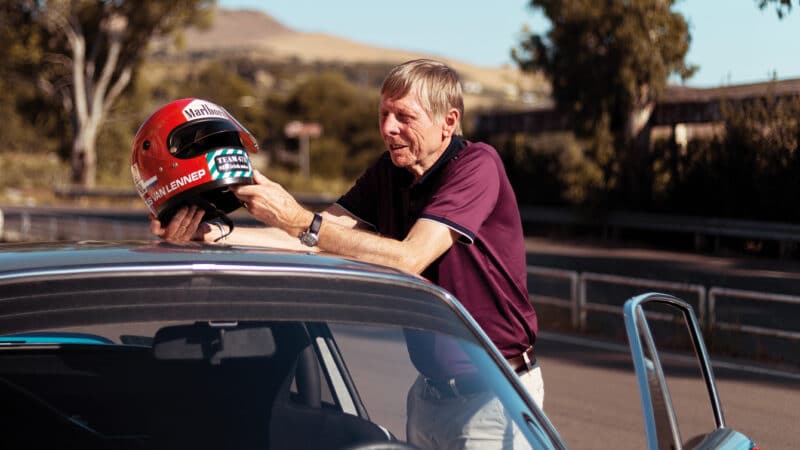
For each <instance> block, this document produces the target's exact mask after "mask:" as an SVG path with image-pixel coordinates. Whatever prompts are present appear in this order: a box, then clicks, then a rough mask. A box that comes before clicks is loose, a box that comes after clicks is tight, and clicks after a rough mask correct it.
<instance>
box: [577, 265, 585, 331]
mask: <svg viewBox="0 0 800 450" xmlns="http://www.w3.org/2000/svg"><path fill="white" fill-rule="evenodd" d="M584 275H585V274H583V273H582V274H580V275H579V276H578V298H577V301H576V303H575V314H576V315H577V317H578V320H577V322H578V330H580V331H584V330H585V329H586V279H585V278H584Z"/></svg>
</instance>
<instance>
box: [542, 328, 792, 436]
mask: <svg viewBox="0 0 800 450" xmlns="http://www.w3.org/2000/svg"><path fill="white" fill-rule="evenodd" d="M538 351H539V357H538V358H539V360H540V364H541V366H542V371H543V376H544V381H545V407H544V409H545V412H546V413H547V415H548V417H549V418H550V420H551V421H552V422H553V424H554V425H555V426H556V428H557V429H558V430H559V432H560V433H561V435H562V437H563V438H564V440H565V441H566V443H567V445H568V446H569V448H571V449H600V448H623V449H629V448H630V449H633V448H645V441H644V424H643V422H642V419H641V416H642V410H641V404H640V402H639V393H638V389H637V385H636V381H635V378H634V373H633V364H632V363H631V361H630V358H629V357H628V356H627V355H628V354H627V348H626V347H624V346H621V345H618V344H606V343H604V342H600V341H596V340H590V339H586V338H582V337H574V336H567V335H561V334H555V333H542V336H540V339H539V350H538ZM662 362H663V363H664V365H665V366H666V367H667V371H668V380H669V387H670V394H671V395H672V397H673V400H674V401H675V406H676V410H677V411H676V412H677V416H678V419H679V423H680V426H681V432H682V437H683V438H684V440H686V439H688V438H689V437H691V436H692V435H694V434H696V433H698V432H699V430H700V429H702V428H703V427H704V426H711V425H712V424H713V415H712V413H711V409H710V407H709V406H708V403H707V398H708V397H707V396H706V395H705V393H704V387H703V386H701V385H700V384H699V383H700V381H699V380H695V379H688V378H685V377H678V378H675V377H674V376H672V377H671V376H670V374H669V370H670V369H669V367H671V365H672V364H676V363H675V362H673V361H670V360H665V361H662ZM719 363H722V361H719ZM714 371H715V376H716V381H717V388H718V390H719V395H720V398H721V401H722V407H723V412H724V414H725V418H726V425H727V426H728V427H729V428H734V429H737V430H739V431H741V432H743V433H744V434H746V435H748V436H750V437H751V438H753V439H755V440H756V442H757V443H758V444H759V446H760V447H761V448H762V449H768V448H771V449H791V448H797V446H798V444H799V443H800V430H798V428H797V424H798V423H800V410H798V408H797V405H798V404H799V402H800V376H798V375H797V374H781V373H780V372H775V373H772V372H765V371H762V370H761V368H759V367H754V366H750V365H746V364H724V365H722V366H721V365H719V364H717V365H716V366H715V368H714ZM687 431H688V432H687Z"/></svg>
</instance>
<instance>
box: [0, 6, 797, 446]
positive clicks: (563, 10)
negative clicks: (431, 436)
mask: <svg viewBox="0 0 800 450" xmlns="http://www.w3.org/2000/svg"><path fill="white" fill-rule="evenodd" d="M419 57H430V58H436V59H441V60H444V61H445V62H447V63H449V64H450V65H452V66H453V67H454V68H455V69H456V70H458V72H459V73H460V75H461V78H462V84H463V88H464V92H465V103H466V114H465V118H464V119H465V123H464V134H465V136H466V137H467V138H468V139H471V140H483V141H486V142H488V143H490V144H492V145H493V146H494V147H495V148H497V150H498V152H499V153H500V156H501V157H502V159H503V161H504V163H505V167H506V170H507V172H508V175H509V178H510V179H511V182H512V184H513V186H514V189H515V192H516V194H517V199H518V202H519V205H520V211H521V213H522V220H523V225H524V228H525V231H526V245H527V248H526V250H527V263H528V268H527V270H528V286H529V291H530V298H531V302H532V303H534V305H535V307H536V310H537V313H538V315H539V317H540V323H541V325H542V333H541V336H539V338H538V340H537V342H538V343H539V344H540V347H539V349H538V350H537V353H538V354H539V357H540V358H541V359H542V360H543V361H545V362H544V363H543V365H544V366H545V367H547V369H546V370H547V371H548V372H547V373H548V374H547V375H546V376H547V377H548V378H547V383H548V392H549V394H548V396H549V398H550V400H548V402H549V406H548V415H549V416H551V417H552V418H553V420H554V421H555V423H556V424H557V425H558V427H559V429H560V430H561V432H562V433H564V435H565V437H566V439H567V441H568V442H570V443H571V444H575V445H574V447H575V448H596V445H597V442H606V441H608V439H606V440H604V439H603V438H598V437H597V436H598V435H597V434H596V433H594V432H593V433H588V434H587V433H586V432H585V431H586V430H587V429H588V430H598V431H599V430H600V429H602V430H603V432H605V433H609V434H611V435H613V436H614V437H615V439H616V437H617V436H618V435H619V433H620V419H619V418H620V417H624V416H625V414H622V413H621V410H620V409H619V408H618V406H619V405H617V406H615V407H612V408H611V410H612V411H614V414H608V411H609V407H608V406H606V405H608V404H615V405H616V403H614V402H615V400H616V397H617V396H618V394H617V393H618V390H617V389H616V388H613V386H614V384H613V383H616V382H617V381H616V380H620V382H626V383H628V384H630V385H631V386H633V381H632V380H631V379H630V378H624V377H630V369H631V366H630V362H629V361H628V360H625V359H624V358H623V359H621V357H620V356H619V353H618V351H619V350H618V347H617V344H623V345H624V342H625V340H626V338H625V336H624V326H623V325H622V317H621V306H622V303H623V302H624V300H625V299H627V298H629V297H631V296H633V295H637V294H640V293H642V292H646V291H653V290H656V291H660V292H665V293H669V294H673V295H677V296H679V297H681V298H684V299H685V300H687V301H689V302H690V303H691V304H692V305H693V306H694V307H695V310H696V311H697V313H698V316H699V317H700V320H701V325H702V327H703V331H704V335H705V338H706V342H707V344H708V345H709V348H710V350H711V351H712V353H713V355H714V359H715V361H722V364H723V365H722V366H716V370H717V374H718V380H719V381H720V387H721V390H722V393H723V395H724V396H725V399H726V401H729V400H732V401H733V404H732V406H733V408H731V409H729V410H727V411H726V414H730V415H729V416H728V417H729V418H730V423H732V424H733V425H734V426H739V427H741V429H742V430H743V431H745V432H746V433H747V434H750V435H752V436H757V437H758V439H757V440H758V441H759V442H760V443H761V444H762V446H763V447H764V448H767V447H774V448H792V447H793V446H794V447H796V443H797V436H796V432H795V428H796V426H794V425H795V424H796V423H797V422H798V417H797V414H798V413H797V408H796V405H797V402H798V393H800V389H797V386H798V380H800V372H799V371H800V351H798V350H800V346H799V345H798V344H799V343H800V319H798V318H800V314H798V312H800V283H798V280H800V245H798V244H800V208H798V207H796V201H797V198H800V153H799V152H798V146H800V0H683V1H672V0H507V1H506V0H504V1H499V2H498V1H496V2H489V1H481V2H478V1H463V0H462V1H455V0H442V1H430V0H405V1H403V2H399V3H397V2H395V3H392V4H391V5H390V6H389V5H387V4H385V3H383V2H374V1H366V0H342V1H337V2H319V1H312V0H271V1H269V2H266V1H257V0H252V1H246V0H219V1H213V0H174V1H169V2H166V1H160V0H137V1H130V0H105V1H100V0H36V1H34V0H4V1H0V61H2V64H0V117H2V119H3V121H4V123H3V124H2V126H0V169H2V170H0V241H23V242H24V241H37V240H38V241H47V240H97V239H107V238H109V239H129V238H144V239H152V238H153V236H152V235H150V234H149V232H148V227H147V212H146V210H145V208H144V204H143V202H142V201H141V199H140V198H139V197H138V196H137V195H136V193H135V190H134V187H133V182H132V179H131V174H130V155H131V142H132V139H133V136H134V134H135V133H136V131H137V128H138V127H139V125H140V124H141V123H142V122H143V121H144V120H145V119H146V118H147V117H148V115H149V114H150V113H152V112H153V111H155V110H156V109H157V108H159V107H160V106H161V105H163V104H165V103H167V102H169V101H171V100H174V99H177V98H183V97H199V98H204V99H207V100H210V101H213V102H215V103H218V104H219V105H222V106H224V107H225V108H226V109H228V110H229V111H230V112H231V113H232V114H233V115H234V116H235V117H236V118H237V119H238V120H239V121H240V122H241V123H242V124H243V125H245V126H246V127H247V128H248V129H249V130H250V131H251V132H252V133H253V134H254V135H255V136H256V137H257V138H258V139H259V141H260V146H261V149H262V151H261V152H260V153H259V154H258V155H253V156H251V158H252V161H253V164H254V165H255V166H256V168H258V169H259V170H261V171H262V172H263V173H265V174H266V175H267V176H268V177H270V178H272V179H274V180H275V181H278V182H279V183H281V184H283V185H284V186H285V187H286V188H287V189H288V190H290V191H291V192H293V193H294V194H295V195H296V196H298V198H299V200H300V201H301V202H302V203H305V204H306V205H308V206H310V207H313V208H323V207H324V206H326V205H327V204H329V203H330V202H332V201H334V200H335V199H336V198H337V197H338V196H339V195H341V194H342V193H343V192H344V191H345V190H346V189H347V188H348V187H349V186H350V185H351V183H352V182H353V181H354V179H355V177H357V176H358V175H359V174H360V173H361V172H362V171H363V170H364V169H365V168H366V167H367V165H368V164H370V163H371V162H372V161H373V160H374V159H375V158H377V157H378V155H380V154H381V152H383V151H384V148H383V143H382V140H381V137H380V135H379V132H378V120H377V119H378V114H377V105H378V100H379V93H378V90H379V87H380V84H381V82H382V80H383V77H384V76H385V75H386V73H387V72H388V70H389V69H390V68H391V67H392V66H393V65H395V64H398V63H401V62H403V61H406V60H409V59H412V58H419ZM232 216H233V218H234V220H235V221H236V222H237V224H239V223H242V224H252V223H253V221H252V220H251V219H250V218H249V216H248V215H247V214H246V213H244V212H242V211H237V212H236V213H234V214H233V215H232ZM248 220H249V221H248ZM560 333H568V336H566V335H561V334H560ZM576 336H578V337H586V338H587V339H579V338H578V337H576ZM608 343H610V344H608ZM570 346H572V347H570ZM573 347H574V348H573ZM609 349H611V350H609ZM623 352H624V349H623ZM734 358H735V359H734ZM751 363H754V364H755V367H753V366H752V365H751ZM598 368H602V369H603V370H610V372H611V375H610V378H607V379H606V380H614V381H602V382H600V381H598V382H595V383H586V380H587V379H592V380H598V378H597V376H598V375H597V370H598ZM597 386H612V388H610V389H597ZM602 395H606V397H605V398H604V399H602V400H600V401H596V402H593V401H592V399H594V398H595V397H600V396H602ZM609 397H610V398H609ZM631 398H633V397H631ZM574 399H584V401H578V400H574ZM585 399H589V400H588V401H587V400H585ZM592 404H597V405H599V406H601V407H602V409H597V410H592V409H591V408H590V407H589V406H587V405H592ZM630 405H634V406H635V402H631V403H630ZM587 408H589V409H587ZM628 409H630V408H628ZM628 412H629V414H628V416H627V417H628V419H630V420H629V422H628V423H629V425H630V426H629V427H628V428H629V430H628V431H627V432H629V433H630V435H631V436H633V437H634V439H640V436H641V426H638V425H636V424H638V423H639V422H637V421H638V420H640V418H639V414H640V412H639V411H638V409H631V410H630V411H628ZM792 417H794V418H792ZM631 418H632V419H631ZM628 419H624V420H623V421H625V420H628ZM604 421H607V422H608V424H607V426H605V424H604ZM591 423H599V424H600V425H599V426H597V427H595V428H587V426H589V424H591ZM631 424H632V425H631ZM793 436H794V437H793ZM582 439H583V440H582ZM623 447H624V445H623ZM631 447H632V448H633V447H641V445H634V446H631Z"/></svg>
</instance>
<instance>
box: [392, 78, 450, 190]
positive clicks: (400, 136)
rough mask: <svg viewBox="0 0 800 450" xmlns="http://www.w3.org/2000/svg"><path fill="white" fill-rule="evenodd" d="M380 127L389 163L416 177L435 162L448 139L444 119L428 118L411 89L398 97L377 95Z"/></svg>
mask: <svg viewBox="0 0 800 450" xmlns="http://www.w3.org/2000/svg"><path fill="white" fill-rule="evenodd" d="M380 128H381V135H382V136H383V142H384V143H385V144H386V148H387V150H389V154H390V155H391V157H392V163H394V165H395V166H397V167H400V168H403V169H406V170H409V171H411V172H412V173H414V174H415V175H416V176H421V175H422V173H424V172H425V170H427V169H429V168H430V167H431V166H432V165H433V163H435V162H436V160H437V159H438V158H439V156H440V155H441V152H442V151H443V150H444V149H445V148H446V144H447V143H448V142H449V141H445V133H446V131H445V130H446V128H447V127H446V126H445V125H444V119H439V120H434V119H433V118H431V117H430V116H429V115H428V113H427V112H426V111H425V109H424V108H423V107H422V104H420V102H419V100H418V99H417V95H416V94H415V93H413V91H412V92H410V93H409V94H407V95H406V96H405V97H401V98H398V99H390V98H386V97H382V98H381V104H380ZM448 137H449V135H448Z"/></svg>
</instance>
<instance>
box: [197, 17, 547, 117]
mask: <svg viewBox="0 0 800 450" xmlns="http://www.w3.org/2000/svg"><path fill="white" fill-rule="evenodd" d="M185 38H186V39H185V49H184V51H185V52H187V53H189V54H195V55H198V54H201V55H215V54H221V53H226V52H236V53H239V54H241V53H243V52H246V53H248V54H251V55H254V57H259V58H274V59H290V58H296V59H298V60H300V61H304V62H316V61H321V62H331V61H337V62H340V63H356V62H360V63H389V64H396V63H399V62H403V61H406V60H409V59H413V58H421V57H429V58H435V59H441V60H443V61H445V62H447V63H448V64H450V65H451V66H452V67H453V68H455V69H456V70H457V71H458V72H459V73H460V75H461V77H462V80H463V81H464V83H465V88H466V89H467V91H468V93H469V95H468V96H467V97H468V98H467V101H468V103H472V106H475V105H480V104H483V103H485V102H484V101H488V100H489V99H488V98H485V99H483V100H484V101H481V100H482V97H487V96H488V95H489V93H491V96H492V97H494V98H495V99H496V97H497V96H498V95H501V96H503V97H504V98H505V100H512V101H518V102H520V103H522V101H523V99H524V100H526V101H527V103H528V106H530V103H531V102H532V101H533V102H535V100H536V99H541V98H543V97H546V96H547V93H548V92H549V89H548V87H547V83H546V82H544V81H543V79H542V78H541V77H536V76H532V75H529V74H522V73H521V72H520V71H519V70H517V69H516V68H515V67H481V66H475V65H472V64H468V63H465V62H462V61H455V60H451V59H447V58H441V57H439V56H437V55H426V54H422V53H416V52H410V51H406V50H403V49H392V48H382V47H376V46H373V45H370V44H367V43H361V42H355V41H352V40H349V39H345V38H341V37H338V36H333V35H329V34H322V33H305V32H301V31H296V30H293V29H291V28H289V27H287V26H285V25H283V24H281V23H280V22H278V21H277V20H275V19H274V18H272V17H270V16H269V15H268V14H265V13H263V12H260V11H254V10H228V9H221V8H220V9H218V10H217V14H216V17H215V19H214V22H213V24H212V26H211V28H210V29H207V30H198V29H188V30H186V33H185ZM469 106H470V105H469V104H468V107H469Z"/></svg>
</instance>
